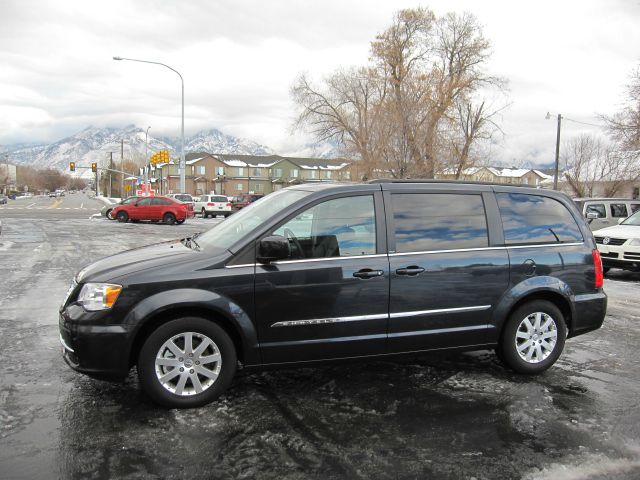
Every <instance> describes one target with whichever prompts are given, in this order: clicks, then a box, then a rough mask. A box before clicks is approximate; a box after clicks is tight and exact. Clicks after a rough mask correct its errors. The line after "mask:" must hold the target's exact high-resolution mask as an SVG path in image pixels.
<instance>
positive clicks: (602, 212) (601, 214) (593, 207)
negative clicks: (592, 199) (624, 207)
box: [584, 203, 607, 218]
mask: <svg viewBox="0 0 640 480" xmlns="http://www.w3.org/2000/svg"><path fill="white" fill-rule="evenodd" d="M588 213H597V214H598V218H605V217H606V216H607V210H606V209H605V208H604V203H591V204H589V205H587V208H585V210H584V214H585V216H586V215H587V214H588Z"/></svg>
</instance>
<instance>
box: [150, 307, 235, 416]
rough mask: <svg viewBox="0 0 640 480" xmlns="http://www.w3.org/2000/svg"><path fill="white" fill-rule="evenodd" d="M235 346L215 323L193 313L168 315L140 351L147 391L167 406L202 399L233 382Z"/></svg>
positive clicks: (199, 402)
mask: <svg viewBox="0 0 640 480" xmlns="http://www.w3.org/2000/svg"><path fill="white" fill-rule="evenodd" d="M236 362H237V357H236V351H235V347H234V345H233V342H232V341H231V338H229V335H228V334H227V333H226V332H225V331H224V330H223V329H222V328H220V327H219V326H218V325H216V324H214V323H212V322H210V321H208V320H204V319H202V318H197V317H185V318H179V319H176V320H172V321H170V322H168V323H165V324H164V325H162V326H160V327H159V328H158V329H157V330H155V331H154V332H153V333H152V334H151V335H150V336H149V338H147V340H146V341H145V343H144V345H143V346H142V349H141V350H140V355H139V356H138V376H139V378H140V385H141V386H142V389H143V390H144V391H145V393H146V394H147V395H148V396H149V397H150V398H151V399H152V400H153V401H154V402H156V403H158V404H160V405H163V406H165V407H170V408H174V407H177V408H190V407H199V406H202V405H206V404H207V403H210V402H212V401H214V400H215V399H216V398H218V397H219V396H220V395H221V394H222V393H223V392H224V391H225V390H226V389H227V388H228V386H229V385H230V384H231V380H232V379H233V376H234V374H235V371H236Z"/></svg>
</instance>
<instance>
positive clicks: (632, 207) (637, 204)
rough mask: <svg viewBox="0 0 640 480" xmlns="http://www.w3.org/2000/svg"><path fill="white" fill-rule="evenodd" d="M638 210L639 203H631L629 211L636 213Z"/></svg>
mask: <svg viewBox="0 0 640 480" xmlns="http://www.w3.org/2000/svg"><path fill="white" fill-rule="evenodd" d="M638 210H640V203H632V204H631V213H636V212H637V211H638Z"/></svg>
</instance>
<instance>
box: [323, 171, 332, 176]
mask: <svg viewBox="0 0 640 480" xmlns="http://www.w3.org/2000/svg"><path fill="white" fill-rule="evenodd" d="M324 178H331V170H327V171H326V172H324Z"/></svg>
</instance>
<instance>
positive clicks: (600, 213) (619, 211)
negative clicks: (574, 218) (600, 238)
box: [573, 198, 640, 231]
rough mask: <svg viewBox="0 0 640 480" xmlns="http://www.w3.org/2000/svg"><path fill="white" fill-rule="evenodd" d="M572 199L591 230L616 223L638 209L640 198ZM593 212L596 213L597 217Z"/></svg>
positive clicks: (639, 208) (639, 207)
mask: <svg viewBox="0 0 640 480" xmlns="http://www.w3.org/2000/svg"><path fill="white" fill-rule="evenodd" d="M573 201H574V203H575V204H576V205H577V206H578V210H580V212H582V215H583V216H584V217H585V218H587V219H588V220H587V223H588V224H589V228H591V230H592V231H593V230H599V229H601V228H605V227H611V226H613V225H617V224H618V223H620V222H621V221H622V220H624V219H625V218H627V217H628V216H629V215H631V214H633V213H634V212H636V211H637V210H640V199H630V198H574V199H573ZM594 213H595V214H597V217H595V215H594ZM589 214H590V215H589ZM594 217H595V218H594Z"/></svg>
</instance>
